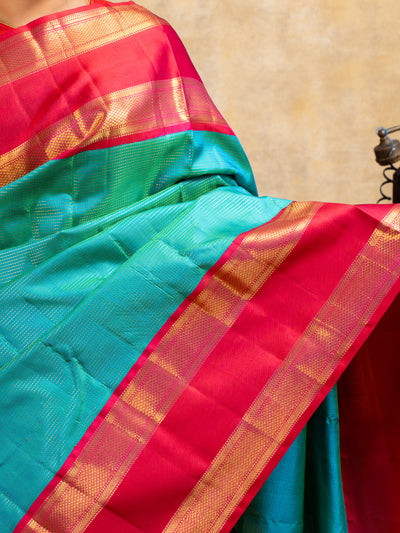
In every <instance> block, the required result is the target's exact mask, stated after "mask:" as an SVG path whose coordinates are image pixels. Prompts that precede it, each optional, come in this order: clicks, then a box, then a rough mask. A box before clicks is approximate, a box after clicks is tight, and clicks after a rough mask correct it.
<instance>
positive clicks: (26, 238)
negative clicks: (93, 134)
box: [0, 131, 268, 285]
mask: <svg viewBox="0 0 400 533" xmlns="http://www.w3.org/2000/svg"><path fill="white" fill-rule="evenodd" d="M219 175H222V176H223V177H224V179H229V178H232V179H233V180H234V183H235V184H236V185H239V186H240V187H241V193H243V192H245V191H246V190H247V191H249V193H251V194H253V195H254V194H256V188H255V184H254V178H253V175H252V173H251V169H250V167H249V164H248V161H247V158H246V156H245V154H244V152H243V150H242V148H241V146H240V144H239V142H238V140H237V139H236V137H234V136H232V135H223V134H220V133H210V132H201V131H195V132H192V131H187V132H182V133H178V134H174V135H167V136H164V137H160V138H156V139H151V140H148V141H143V142H138V143H135V144H129V145H122V146H116V147H114V148H111V149H104V150H96V151H86V152H82V153H80V154H77V155H76V156H74V157H71V158H68V159H61V160H56V161H50V162H49V163H47V164H46V165H44V166H42V167H40V168H38V169H36V170H34V171H33V172H31V173H30V174H28V175H27V176H25V177H23V178H21V179H19V180H17V181H16V182H13V183H11V184H10V185H8V186H6V187H3V188H0V220H1V231H0V250H2V251H3V252H2V256H1V258H0V285H1V284H3V283H6V282H7V281H9V280H10V279H13V278H15V277H16V276H18V275H21V274H23V273H24V272H26V270H29V269H30V268H34V267H35V266H37V264H38V263H40V262H42V261H45V260H46V259H48V258H49V257H51V256H52V255H54V254H56V253H59V252H60V251H62V250H63V249H64V248H65V247H69V246H72V245H73V244H76V243H77V242H80V241H81V240H84V239H87V238H89V237H91V236H93V235H95V234H97V233H98V232H99V231H101V230H102V229H105V228H106V227H108V226H110V225H112V224H115V223H116V222H118V221H119V220H121V219H123V218H125V217H126V216H130V215H132V214H134V213H137V212H139V211H146V210H148V209H151V208H154V207H156V206H157V205H160V206H164V205H165V204H168V205H170V204H172V203H177V202H178V201H185V200H186V198H185V191H186V189H185V188H181V187H179V188H175V189H174V190H173V191H174V194H172V195H171V187H172V186H173V185H178V184H179V185H180V184H183V183H187V182H188V181H190V182H194V181H197V180H199V179H200V180H203V181H202V184H203V185H202V186H197V188H196V191H197V194H198V195H200V194H202V193H203V192H207V190H208V189H209V187H210V185H209V184H208V183H207V182H206V181H204V178H208V177H211V176H214V177H216V176H219ZM179 194H180V196H179ZM150 198H151V199H152V201H151V202H150V204H149V203H143V201H144V200H145V199H150ZM267 220H268V219H266V221H267Z"/></svg>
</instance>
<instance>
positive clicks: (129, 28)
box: [0, 4, 167, 87]
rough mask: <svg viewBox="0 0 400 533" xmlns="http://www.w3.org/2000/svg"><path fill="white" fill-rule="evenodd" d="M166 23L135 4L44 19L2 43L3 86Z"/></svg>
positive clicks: (0, 75)
mask: <svg viewBox="0 0 400 533" xmlns="http://www.w3.org/2000/svg"><path fill="white" fill-rule="evenodd" d="M163 24H167V23H166V22H165V20H163V19H161V18H159V17H157V16H155V15H153V14H151V13H149V12H148V11H147V10H146V9H144V8H142V7H140V6H138V5H133V4H132V5H125V6H124V5H121V6H118V5H116V6H112V9H110V8H109V7H105V6H96V8H94V9H90V10H88V9H85V10H83V11H80V12H77V13H72V14H68V15H65V16H63V17H61V18H59V19H55V20H50V21H47V22H44V23H42V24H40V25H37V26H35V27H34V28H32V29H31V30H27V31H24V32H20V33H17V34H16V35H14V36H12V37H9V38H8V39H5V40H4V41H2V42H0V87H2V86H3V85H7V84H9V83H13V82H15V81H17V80H19V79H21V78H24V77H26V76H29V75H31V74H34V73H37V72H40V71H42V70H44V69H47V68H48V67H51V66H54V65H57V64H58V63H62V62H63V61H66V60H68V59H70V58H72V57H75V56H76V55H81V54H84V53H86V52H89V51H91V50H95V49H96V48H100V47H102V46H105V45H107V44H110V43H114V42H117V41H118V40H121V39H124V38H126V37H129V36H132V35H135V34H137V33H140V32H142V31H144V30H147V29H149V28H153V27H156V26H161V25H163ZM15 50H18V51H19V53H18V54H16V53H15Z"/></svg>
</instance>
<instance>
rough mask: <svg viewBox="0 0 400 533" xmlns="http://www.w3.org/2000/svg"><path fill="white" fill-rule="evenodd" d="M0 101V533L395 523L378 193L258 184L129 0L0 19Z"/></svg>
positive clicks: (390, 280) (200, 94)
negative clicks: (9, 22)
mask: <svg viewBox="0 0 400 533" xmlns="http://www.w3.org/2000/svg"><path fill="white" fill-rule="evenodd" d="M0 93H1V97H0V117H1V121H2V122H1V124H2V128H1V130H0V184H1V188H0V221H1V224H0V248H1V250H0V272H1V277H0V305H1V315H0V381H1V406H0V418H1V446H0V525H1V527H0V530H1V532H2V533H3V532H4V533H6V532H11V531H15V532H20V533H21V532H24V533H28V532H30V533H33V532H35V533H61V532H63V533H72V532H74V533H78V532H79V533H80V532H89V533H94V532H105V531H118V532H122V533H125V532H126V533H137V532H149V533H156V532H161V531H164V532H168V533H171V532H218V531H223V532H228V531H230V530H231V529H232V528H233V527H236V529H237V530H240V531H251V532H255V531H257V532H258V531H268V532H272V531H273V532H276V533H278V532H279V533H281V532H286V531H287V532H289V531H290V532H291V533H294V532H296V533H297V532H302V531H310V532H315V531H323V532H324V533H327V532H330V531H332V532H339V531H345V530H346V529H347V525H346V512H347V522H348V526H349V531H350V532H351V533H361V531H363V532H364V533H365V532H368V533H369V532H372V531H376V530H377V529H376V528H377V524H378V525H379V531H380V532H386V533H389V532H392V531H395V530H396V523H397V524H398V523H399V522H398V521H399V513H398V511H397V510H396V505H395V503H396V495H398V486H397V485H396V483H398V482H397V478H398V474H399V465H398V461H397V460H396V450H397V449H398V444H399V441H400V438H399V434H398V433H399V432H398V428H397V425H396V424H393V423H392V421H393V417H396V416H397V412H398V411H397V407H398V395H397V394H396V388H395V385H396V383H397V376H398V375H399V374H398V372H397V370H398V368H397V367H398V363H397V359H398V358H397V357H396V353H397V352H396V348H395V336H396V332H397V325H396V306H397V310H398V308H399V305H398V299H397V300H396V295H397V293H398V291H399V271H400V233H399V229H400V210H399V208H398V207H396V206H345V205H329V204H322V203H316V202H304V203H298V202H289V201H286V200H281V199H275V198H268V197H266V198H258V197H257V192H256V187H255V183H254V180H253V176H252V173H251V169H250V166H249V164H248V161H247V159H246V157H245V155H244V153H243V151H242V149H241V147H240V144H239V142H238V140H237V139H236V137H235V136H234V134H233V133H232V131H231V130H230V128H229V126H228V125H227V124H226V122H225V121H224V119H223V118H222V116H221V115H220V113H219V112H218V111H217V109H216V108H215V107H214V105H213V104H212V102H211V100H210V98H209V96H208V94H207V93H206V91H205V89H204V86H203V84H202V82H201V80H200V78H199V76H198V74H197V73H196V71H195V69H194V67H193V65H192V63H191V62H190V60H189V58H188V56H187V54H186V52H185V50H184V48H183V45H182V44H181V42H180V40H179V39H178V37H177V36H176V34H175V33H174V31H173V30H172V29H171V28H170V26H169V25H168V24H167V23H166V22H165V21H164V20H162V19H159V18H158V17H156V16H154V15H152V14H150V13H149V12H148V11H146V10H145V9H143V8H142V7H140V6H138V5H136V4H134V3H133V2H123V3H119V4H114V3H108V2H103V1H101V2H100V1H99V2H97V3H94V4H92V5H90V6H83V7H81V8H78V9H73V10H69V11H65V12H62V13H58V14H56V15H52V16H48V17H43V18H41V19H38V20H37V21H34V22H32V23H31V24H29V25H28V26H24V27H21V28H16V29H6V31H4V32H3V33H2V35H1V36H0ZM397 316H398V312H397ZM371 332H373V333H372V334H371ZM370 334H371V335H370ZM367 339H368V340H367ZM357 352H360V355H357V357H356V358H355V363H354V365H353V367H352V368H351V369H350V371H349V372H347V375H346V376H345V378H344V380H343V384H342V385H341V384H339V404H340V406H341V409H342V410H343V416H342V413H341V420H343V425H344V431H343V432H342V439H343V452H342V453H343V456H344V461H343V481H344V494H345V504H346V511H345V506H344V504H343V496H342V480H341V472H340V465H339V447H338V417H337V400H336V390H335V389H333V391H332V392H330V394H329V395H328V393H329V391H331V389H332V387H333V386H334V384H335V383H336V381H337V380H338V378H339V376H340V375H341V374H342V373H343V371H344V369H345V368H346V366H347V365H348V364H349V362H350V360H351V359H352V358H353V356H354V355H355V354H356V353H357ZM376 353H377V354H378V355H376ZM374 354H375V355H374ZM365 361H367V363H365ZM327 395H328V396H327ZM325 397H326V399H325V400H324V398H325ZM321 402H323V403H322V405H321V406H320V407H319V408H318V406H319V405H320V404H321ZM317 408H318V411H317V413H316V415H314V416H313V417H312V418H311V421H310V422H309V424H308V425H307V426H306V423H307V421H308V420H309V419H310V417H311V415H312V414H313V413H314V411H315V410H316V409H317ZM341 425H342V422H341ZM393 426H394V427H393ZM354 427H355V429H356V430H357V432H356V437H354V436H353V435H352V433H351V431H352V429H354ZM303 428H304V429H303ZM369 428H370V429H371V430H370V431H369ZM296 437H297V439H296ZM295 439H296V440H295ZM294 440H295V443H294V444H293V445H292V443H293V441H294ZM291 445H292V446H291ZM288 450H289V451H288ZM285 452H288V453H286V454H285ZM282 458H283V459H282ZM281 459H282V461H281V462H280V463H279V461H280V460H281ZM278 463H279V465H278ZM277 465H278V467H277V468H276V469H275V470H274V468H275V467H276V466H277ZM271 472H272V474H271ZM301 472H302V474H301ZM285 476H286V477H285ZM302 476H303V477H302ZM267 478H268V480H267ZM370 479H371V480H372V482H373V487H372V488H371V487H370V486H369V485H368V483H367V482H368V481H369V480H370ZM266 480H267V482H266ZM315 480H318V483H317V482H316V481H315ZM265 482H266V484H265ZM289 487H291V488H289ZM374 488H375V489H377V492H374V491H373V489H374ZM290 490H292V492H293V498H294V499H297V501H296V502H294V501H293V502H286V503H285V501H284V500H285V497H286V499H287V496H288V494H287V493H288V492H289V491H290ZM396 491H397V492H396ZM257 493H258V494H257ZM377 493H378V496H379V497H378V498H377V496H376V494H377ZM256 494H257V496H256ZM254 497H255V499H254V500H253V502H252V503H251V505H250V507H249V510H248V511H247V513H248V514H247V515H246V514H245V515H244V516H243V517H242V519H241V521H240V522H239V523H237V521H238V519H239V517H240V516H241V514H242V513H243V512H244V510H245V509H246V507H247V506H248V505H249V504H250V502H251V501H252V499H253V498H254ZM271 498H272V500H273V499H274V498H275V503H272V504H271V501H272V500H271ZM391 498H392V500H391ZM299 500H300V503H301V505H300V507H301V508H300V511H299V512H297V511H296V512H294V513H293V515H295V516H294V518H293V521H292V522H291V523H289V521H288V520H287V516H288V515H285V513H282V509H283V507H285V506H286V507H285V509H286V511H287V512H288V513H289V514H290V512H292V511H293V508H294V507H293V506H295V505H297V504H298V503H299ZM306 500H308V502H309V503H308V508H309V509H313V508H314V514H313V516H312V517H310V518H307V519H304V521H303V520H302V518H301V515H302V513H303V510H302V509H303V507H302V506H303V503H304V502H305V501H306ZM333 501H334V502H335V503H334V504H332V502H333ZM327 502H329V503H328V504H327ZM331 504H332V505H331ZM272 507H275V510H273V509H272ZM331 507H334V514H335V516H334V517H332V516H331V515H329V516H328V515H327V514H326V513H328V514H329V509H330V508H331ZM263 508H264V511H263ZM289 508H290V512H289V510H288V509H289ZM255 509H258V511H257V512H260V516H261V519H260V520H259V521H258V523H257V524H256V523H255V521H254V520H253V518H251V516H252V513H253V514H254V513H255V512H256V511H255ZM331 510H332V509H331ZM276 511H277V513H278V514H279V513H281V514H283V515H285V516H282V517H281V519H278V518H274V516H273V514H271V513H274V512H276ZM286 511H285V512H286ZM249 513H250V514H249ZM396 513H397V514H396ZM318 515H319V516H318ZM246 516H247V518H246ZM299 516H300V518H299ZM249 517H250V518H249ZM316 517H317V518H316ZM246 520H247V522H246ZM252 520H253V522H252ZM278 522H279V523H278ZM236 523H237V525H236ZM339 524H340V525H339ZM235 525H236V526H235ZM246 528H247V529H246Z"/></svg>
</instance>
